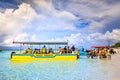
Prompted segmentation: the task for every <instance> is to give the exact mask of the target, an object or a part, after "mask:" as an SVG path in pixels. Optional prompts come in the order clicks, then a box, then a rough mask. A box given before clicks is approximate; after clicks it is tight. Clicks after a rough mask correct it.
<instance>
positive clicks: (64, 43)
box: [13, 41, 68, 45]
mask: <svg viewBox="0 0 120 80" xmlns="http://www.w3.org/2000/svg"><path fill="white" fill-rule="evenodd" d="M13 44H23V45H24V44H28V45H29V44H30V45H68V42H14V41H13Z"/></svg>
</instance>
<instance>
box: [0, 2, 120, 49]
mask: <svg viewBox="0 0 120 80" xmlns="http://www.w3.org/2000/svg"><path fill="white" fill-rule="evenodd" d="M119 8H120V0H0V45H1V46H2V45H4V46H10V45H13V44H12V42H13V41H36V42H38V41H39V42H40V41H52V42H53V41H67V40H68V42H69V45H70V46H71V45H76V46H77V47H85V48H90V46H109V45H113V44H115V43H116V42H119V41H120V9H119Z"/></svg>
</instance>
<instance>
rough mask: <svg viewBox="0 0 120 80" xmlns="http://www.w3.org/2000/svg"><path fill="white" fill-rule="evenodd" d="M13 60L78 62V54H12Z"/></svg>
mask: <svg viewBox="0 0 120 80" xmlns="http://www.w3.org/2000/svg"><path fill="white" fill-rule="evenodd" d="M11 60H14V61H20V60H23V61H30V60H77V55H76V54H11Z"/></svg>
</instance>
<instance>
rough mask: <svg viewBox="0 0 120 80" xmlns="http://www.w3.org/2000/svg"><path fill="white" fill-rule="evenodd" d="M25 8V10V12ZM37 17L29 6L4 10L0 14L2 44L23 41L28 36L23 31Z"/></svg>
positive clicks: (24, 5) (22, 5) (23, 5)
mask: <svg viewBox="0 0 120 80" xmlns="http://www.w3.org/2000/svg"><path fill="white" fill-rule="evenodd" d="M26 8H27V10H26ZM35 17H37V14H36V12H35V11H34V9H33V8H31V6H30V5H29V4H26V3H23V4H21V5H20V6H19V8H18V9H16V10H13V9H6V10H5V12H4V13H0V18H1V19H0V34H1V35H3V36H0V37H1V38H4V39H3V41H2V42H3V43H2V44H11V40H13V39H15V40H19V41H20V40H25V39H26V38H27V36H28V34H27V33H26V32H23V30H25V29H27V28H29V26H28V24H29V23H30V22H31V21H32V20H34V18H35Z"/></svg>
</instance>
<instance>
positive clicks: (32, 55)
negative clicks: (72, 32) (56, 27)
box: [11, 42, 79, 61]
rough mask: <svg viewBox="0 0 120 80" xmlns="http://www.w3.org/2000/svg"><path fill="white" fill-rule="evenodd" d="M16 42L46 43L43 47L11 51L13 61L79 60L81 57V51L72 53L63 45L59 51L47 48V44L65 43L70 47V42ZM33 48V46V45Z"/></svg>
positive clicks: (29, 43) (23, 43) (27, 43)
mask: <svg viewBox="0 0 120 80" xmlns="http://www.w3.org/2000/svg"><path fill="white" fill-rule="evenodd" d="M13 43H14V44H20V45H21V44H22V45H25V44H26V45H31V46H33V45H39V46H40V45H44V47H43V48H42V49H40V47H39V49H34V51H33V49H30V48H28V49H27V50H26V51H21V46H20V51H17V52H12V53H11V60H13V61H20V60H23V61H26V60H29V61H30V60H77V59H78V58H79V51H75V52H72V53H70V52H69V51H68V48H66V51H63V50H62V48H61V47H59V51H58V50H57V49H54V50H55V51H54V50H53V49H52V48H50V49H49V51H48V50H47V49H46V45H48V46H49V45H52V46H55V47H56V46H58V45H59V46H60V45H65V46H66V47H68V42H13ZM32 48H33V47H32Z"/></svg>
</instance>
